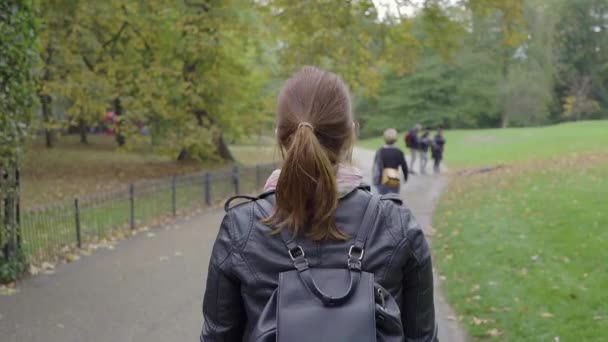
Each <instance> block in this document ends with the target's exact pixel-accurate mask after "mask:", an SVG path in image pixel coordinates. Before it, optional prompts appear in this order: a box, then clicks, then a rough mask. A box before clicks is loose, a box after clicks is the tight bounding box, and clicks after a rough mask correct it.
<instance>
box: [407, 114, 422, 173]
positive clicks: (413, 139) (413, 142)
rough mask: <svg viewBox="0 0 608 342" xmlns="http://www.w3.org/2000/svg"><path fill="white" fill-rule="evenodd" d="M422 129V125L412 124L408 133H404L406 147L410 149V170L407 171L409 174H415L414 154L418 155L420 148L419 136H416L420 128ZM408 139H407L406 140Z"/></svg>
mask: <svg viewBox="0 0 608 342" xmlns="http://www.w3.org/2000/svg"><path fill="white" fill-rule="evenodd" d="M421 129H422V125H420V124H416V125H414V127H413V128H412V129H411V130H409V131H408V133H407V134H406V136H405V137H406V138H405V140H406V141H405V145H406V147H407V148H409V149H410V164H411V165H410V170H409V172H410V173H411V174H416V171H414V164H415V163H416V155H418V153H419V150H420V137H419V136H418V134H419V133H420V130H421ZM408 140H409V141H408Z"/></svg>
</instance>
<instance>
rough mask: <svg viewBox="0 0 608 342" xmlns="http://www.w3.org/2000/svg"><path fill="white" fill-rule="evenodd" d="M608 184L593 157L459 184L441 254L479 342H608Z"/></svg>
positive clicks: (453, 189) (440, 232)
mask: <svg viewBox="0 0 608 342" xmlns="http://www.w3.org/2000/svg"><path fill="white" fill-rule="evenodd" d="M549 130H551V129H549ZM548 151H549V149H548V148H547V149H543V153H548ZM607 175H608V155H607V154H587V155H580V156H578V157H576V158H563V159H561V160H553V161H543V162H535V163H530V164H525V165H519V166H518V165H514V166H511V167H508V168H504V169H501V170H498V171H495V172H492V173H485V174H477V175H472V176H457V177H455V179H453V181H452V184H451V185H450V187H449V189H448V191H447V192H446V193H445V194H444V196H443V197H442V199H441V200H440V202H439V205H438V208H437V212H436V215H435V217H434V220H433V222H434V227H435V235H434V236H433V249H434V253H435V264H436V265H437V268H438V270H439V273H440V274H442V275H443V276H445V277H446V280H445V283H444V284H443V287H444V289H445V290H446V291H447V295H448V298H449V300H450V302H451V303H452V305H453V306H454V307H455V309H456V311H457V312H458V313H459V314H460V315H462V320H463V323H464V324H465V325H466V327H467V330H468V331H469V332H470V334H471V335H472V336H473V337H474V338H476V339H480V340H483V339H486V338H489V337H488V336H489V331H490V330H491V329H498V331H499V332H504V335H503V336H502V339H503V340H507V341H554V338H555V337H556V336H559V338H560V340H561V341H605V338H606V336H608V304H607V303H608V291H606V284H608V263H607V260H608V248H607V246H608V230H607V229H606V227H608V212H607V211H606V199H607V198H608V177H607ZM484 320H485V321H484Z"/></svg>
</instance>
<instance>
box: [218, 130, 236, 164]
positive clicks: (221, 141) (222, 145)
mask: <svg viewBox="0 0 608 342" xmlns="http://www.w3.org/2000/svg"><path fill="white" fill-rule="evenodd" d="M215 148H216V153H217V154H218V155H219V156H220V157H221V158H222V159H224V160H226V161H230V162H233V161H234V156H233V155H232V152H230V148H228V144H227V143H226V139H225V138H224V134H223V133H221V132H220V133H219V134H218V135H217V137H216V138H215Z"/></svg>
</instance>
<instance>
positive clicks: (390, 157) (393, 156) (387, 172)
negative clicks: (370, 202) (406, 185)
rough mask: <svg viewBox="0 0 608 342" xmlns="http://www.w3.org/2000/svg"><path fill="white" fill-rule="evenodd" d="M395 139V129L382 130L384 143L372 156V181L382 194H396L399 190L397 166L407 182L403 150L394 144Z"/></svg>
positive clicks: (399, 178)
mask: <svg viewBox="0 0 608 342" xmlns="http://www.w3.org/2000/svg"><path fill="white" fill-rule="evenodd" d="M396 141H397V131H396V130H395V129H393V128H389V129H387V130H386V131H384V142H385V145H384V146H383V147H381V148H380V149H379V150H378V151H377V152H376V156H375V157H374V169H373V171H372V175H373V178H374V179H373V183H374V185H375V186H376V188H377V189H378V192H379V193H380V194H382V195H384V194H388V193H395V194H398V193H399V191H400V190H401V176H400V175H399V168H401V172H403V178H404V179H405V181H406V182H407V175H408V170H407V163H406V162H405V156H404V155H403V152H402V151H401V150H400V149H399V148H398V147H397V146H395V142H396Z"/></svg>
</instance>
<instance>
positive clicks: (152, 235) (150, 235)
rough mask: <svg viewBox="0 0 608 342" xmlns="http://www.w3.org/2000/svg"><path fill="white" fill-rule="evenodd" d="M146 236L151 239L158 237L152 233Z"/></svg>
mask: <svg viewBox="0 0 608 342" xmlns="http://www.w3.org/2000/svg"><path fill="white" fill-rule="evenodd" d="M146 236H147V237H149V238H152V237H155V236H156V234H154V233H152V232H150V233H148V234H146Z"/></svg>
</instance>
